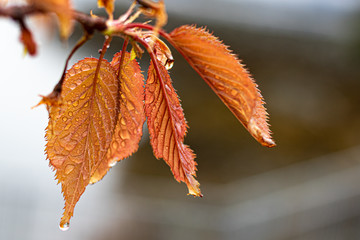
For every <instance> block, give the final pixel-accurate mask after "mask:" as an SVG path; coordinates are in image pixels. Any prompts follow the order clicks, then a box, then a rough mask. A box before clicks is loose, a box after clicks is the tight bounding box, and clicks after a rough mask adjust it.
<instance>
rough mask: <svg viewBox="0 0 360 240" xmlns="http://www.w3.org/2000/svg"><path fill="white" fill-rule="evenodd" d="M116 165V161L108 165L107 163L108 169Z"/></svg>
mask: <svg viewBox="0 0 360 240" xmlns="http://www.w3.org/2000/svg"><path fill="white" fill-rule="evenodd" d="M116 163H117V161H113V162H110V163H109V167H113V166H115V165H116Z"/></svg>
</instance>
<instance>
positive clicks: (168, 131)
mask: <svg viewBox="0 0 360 240" xmlns="http://www.w3.org/2000/svg"><path fill="white" fill-rule="evenodd" d="M156 61H157V62H156V63H155V64H157V66H158V69H159V74H160V76H159V75H158V73H157V72H156V69H155V67H156V66H154V62H151V64H150V67H149V71H148V79H147V83H146V86H145V114H146V116H147V124H148V129H149V133H150V142H151V146H152V148H153V151H154V155H155V157H156V158H163V159H164V160H165V162H166V163H167V164H168V165H169V166H170V168H171V171H172V173H173V174H174V177H175V179H176V180H177V181H183V182H185V183H186V185H187V186H188V189H189V194H192V195H195V196H201V192H200V189H199V183H198V181H196V180H195V178H194V176H196V173H195V171H196V162H195V161H194V159H195V154H194V153H193V151H192V150H191V149H190V148H189V146H187V145H185V144H184V143H183V142H184V137H185V135H186V129H187V124H186V121H185V117H184V113H183V109H182V108H181V105H180V101H179V98H178V95H177V94H176V92H175V90H174V88H173V86H172V84H171V79H170V76H169V74H168V72H167V70H166V69H165V67H164V66H163V65H162V64H161V62H159V61H158V60H156Z"/></svg>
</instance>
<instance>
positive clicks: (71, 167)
mask: <svg viewBox="0 0 360 240" xmlns="http://www.w3.org/2000/svg"><path fill="white" fill-rule="evenodd" d="M74 168H75V166H74V165H72V164H69V165H67V166H66V167H65V174H69V173H71V172H72V170H74Z"/></svg>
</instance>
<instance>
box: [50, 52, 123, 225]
mask: <svg viewBox="0 0 360 240" xmlns="http://www.w3.org/2000/svg"><path fill="white" fill-rule="evenodd" d="M97 64H98V60H97V59H95V58H85V59H84V60H82V61H79V62H78V63H76V64H75V65H74V66H73V67H72V68H71V69H70V70H68V72H67V73H66V77H65V80H64V83H63V89H62V92H61V95H60V98H59V99H60V100H59V101H60V102H59V103H58V104H55V103H51V102H49V101H48V102H47V103H48V104H49V105H50V106H48V107H49V116H50V120H49V125H48V128H47V132H46V139H47V145H46V153H47V157H48V159H49V160H50V164H51V165H52V167H53V168H54V170H56V178H57V179H58V181H59V182H60V183H61V187H62V192H63V194H64V199H65V208H64V210H65V211H64V214H63V217H62V218H61V222H60V227H63V228H65V227H66V226H67V225H68V223H69V221H70V218H71V216H72V215H73V212H74V207H75V205H76V203H77V201H78V200H79V198H80V196H81V195H82V194H83V192H84V191H85V188H86V186H87V185H88V184H89V182H90V177H91V176H92V175H93V174H94V172H95V171H96V169H97V167H98V166H99V165H100V164H101V162H102V161H103V160H104V159H105V157H106V153H107V150H108V148H109V146H110V142H111V139H112V137H113V132H114V129H115V124H116V119H117V115H118V107H119V106H118V102H119V101H118V100H119V88H118V83H117V76H116V73H115V71H114V70H113V68H112V67H111V65H110V63H108V62H107V61H105V60H103V61H102V63H101V67H100V70H99V74H98V77H95V72H96V67H97Z"/></svg>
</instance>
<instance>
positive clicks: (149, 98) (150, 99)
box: [145, 94, 155, 104]
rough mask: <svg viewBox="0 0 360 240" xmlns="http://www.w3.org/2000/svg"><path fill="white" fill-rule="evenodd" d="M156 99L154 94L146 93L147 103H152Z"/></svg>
mask: <svg viewBox="0 0 360 240" xmlns="http://www.w3.org/2000/svg"><path fill="white" fill-rule="evenodd" d="M154 100H155V96H154V94H150V95H146V96H145V104H151V103H153V102H154Z"/></svg>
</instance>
